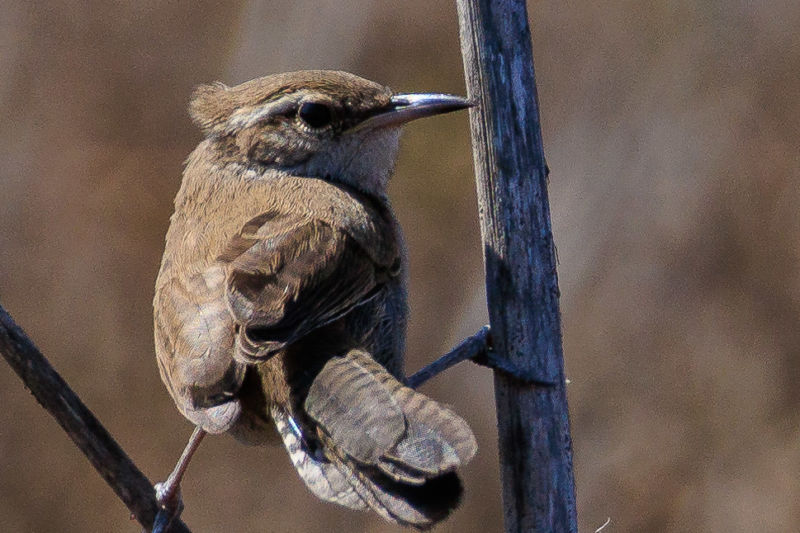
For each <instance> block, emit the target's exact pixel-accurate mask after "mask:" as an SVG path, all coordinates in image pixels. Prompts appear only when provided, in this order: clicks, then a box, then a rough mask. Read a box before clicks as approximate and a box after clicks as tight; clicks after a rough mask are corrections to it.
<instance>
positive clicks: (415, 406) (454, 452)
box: [273, 350, 477, 529]
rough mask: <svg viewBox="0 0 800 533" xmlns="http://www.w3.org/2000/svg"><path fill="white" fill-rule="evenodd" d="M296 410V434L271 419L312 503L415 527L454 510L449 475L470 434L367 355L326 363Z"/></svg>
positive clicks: (286, 421) (467, 450) (471, 451)
mask: <svg viewBox="0 0 800 533" xmlns="http://www.w3.org/2000/svg"><path fill="white" fill-rule="evenodd" d="M303 411H304V417H305V418H306V420H304V421H302V429H300V426H296V427H294V428H293V427H292V423H293V418H291V417H290V416H289V415H288V414H286V413H284V414H278V415H277V416H275V413H273V416H275V421H276V423H277V424H278V428H279V431H280V433H281V435H282V437H283V441H284V444H285V445H286V448H287V449H288V451H289V454H290V456H291V457H292V461H293V463H294V465H295V467H296V468H297V470H298V472H299V473H300V475H301V477H302V478H303V479H304V481H305V482H306V485H308V487H309V489H310V490H311V491H312V492H314V494H316V495H317V496H319V497H320V498H322V499H324V500H327V501H332V502H335V503H339V504H341V505H345V506H347V507H351V508H355V509H363V508H366V507H369V508H371V509H373V510H375V511H376V512H378V513H379V514H380V515H381V516H383V517H384V518H386V519H387V520H390V521H393V522H398V523H400V524H403V525H408V526H413V527H416V528H419V529H425V528H428V527H430V526H432V525H433V524H435V523H436V522H438V521H440V520H442V519H444V518H445V517H446V516H447V515H448V514H449V513H450V511H451V510H452V509H454V508H455V507H456V506H457V505H458V503H459V500H460V497H461V490H462V489H461V482H460V480H459V479H458V476H457V475H456V473H455V470H456V469H457V468H458V467H460V466H461V465H463V464H465V463H467V462H468V461H469V460H470V459H471V458H472V457H473V455H475V452H476V449H477V445H476V443H475V437H474V436H473V434H472V431H471V430H470V429H469V426H467V423H466V422H465V421H464V420H463V419H462V418H460V417H459V416H458V415H456V414H455V413H453V412H452V411H451V410H449V409H447V408H446V407H444V406H442V405H441V404H439V403H437V402H435V401H433V400H431V399H429V398H427V397H426V396H424V395H422V394H420V393H418V392H416V391H414V390H413V389H410V388H408V387H406V386H404V385H403V384H402V383H400V382H399V381H398V380H397V379H395V378H394V377H393V376H392V375H391V374H389V373H388V372H387V371H386V370H385V369H384V368H383V367H382V366H380V365H379V364H378V363H377V362H375V360H373V359H372V358H371V357H370V356H369V354H368V353H366V352H364V351H361V350H351V351H350V352H349V353H348V354H347V355H345V356H343V357H334V358H331V359H330V360H329V361H328V362H327V363H326V364H325V366H324V367H323V368H322V370H321V371H320V372H319V373H318V374H317V376H316V377H315V378H314V380H313V382H312V384H311V386H310V388H309V389H308V394H307V396H306V398H305V401H304V403H303ZM281 426H283V427H281ZM304 435H305V436H304Z"/></svg>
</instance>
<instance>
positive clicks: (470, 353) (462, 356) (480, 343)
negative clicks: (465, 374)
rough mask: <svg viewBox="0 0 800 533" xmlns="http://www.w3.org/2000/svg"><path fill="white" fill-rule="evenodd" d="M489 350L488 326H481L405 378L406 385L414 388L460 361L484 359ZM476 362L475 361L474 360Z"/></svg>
mask: <svg viewBox="0 0 800 533" xmlns="http://www.w3.org/2000/svg"><path fill="white" fill-rule="evenodd" d="M488 351H489V326H484V327H482V328H481V329H480V330H479V331H478V332H477V333H476V334H475V335H473V336H471V337H467V338H466V339H464V340H463V341H461V342H460V343H459V344H458V346H456V347H455V348H453V349H452V350H450V351H449V352H447V353H446V354H444V355H443V356H441V357H440V358H439V359H437V360H436V361H434V362H433V363H431V364H429V365H428V366H426V367H424V368H422V369H420V370H418V371H417V372H416V373H414V374H413V375H412V376H410V377H407V378H406V385H408V386H409V387H411V388H412V389H416V388H417V387H419V386H421V385H422V384H423V383H425V382H426V381H428V380H429V379H431V378H432V377H434V376H436V375H438V374H441V373H442V372H444V371H445V370H447V369H448V368H450V367H451V366H454V365H456V364H458V363H460V362H461V361H466V360H467V359H472V360H473V361H476V360H477V359H481V358H483V359H486V357H487V353H488ZM476 362H477V361H476Z"/></svg>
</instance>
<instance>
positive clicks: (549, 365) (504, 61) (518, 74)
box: [457, 0, 577, 533]
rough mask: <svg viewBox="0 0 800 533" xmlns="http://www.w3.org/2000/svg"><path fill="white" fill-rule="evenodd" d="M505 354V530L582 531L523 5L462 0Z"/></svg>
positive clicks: (500, 398)
mask: <svg viewBox="0 0 800 533" xmlns="http://www.w3.org/2000/svg"><path fill="white" fill-rule="evenodd" d="M457 6H458V17H459V25H460V30H461V31H460V33H461V53H462V55H463V58H464V70H465V74H466V79H467V89H468V94H469V97H470V99H471V100H472V101H473V102H475V103H477V104H478V106H477V107H475V108H473V109H472V110H470V123H471V129H472V140H473V154H474V161H475V171H476V180H477V188H478V203H479V212H480V221H481V234H482V239H483V245H484V260H485V267H486V290H487V298H488V306H489V319H490V325H491V328H492V340H493V348H494V350H495V353H496V354H497V356H499V357H505V358H507V359H508V361H509V362H511V363H513V365H514V366H516V367H517V368H519V369H520V370H521V371H522V372H524V373H525V374H527V375H535V376H538V381H540V382H542V383H544V382H550V383H553V384H554V385H553V386H550V387H548V386H543V385H541V384H539V385H536V384H530V383H526V382H524V381H522V380H519V379H515V378H514V377H512V376H509V375H507V374H503V373H500V372H495V398H496V405H497V420H498V432H499V440H500V443H499V444H500V465H501V475H502V482H503V505H504V518H505V530H506V532H507V533H510V532H540V533H550V532H576V531H577V524H576V515H575V490H574V480H573V475H572V443H571V439H570V433H569V416H568V410H567V397H566V388H565V379H564V363H563V353H562V348H561V318H560V312H559V291H558V279H557V276H556V260H555V247H554V245H553V236H552V232H551V229H550V208H549V205H548V195H547V170H546V165H545V159H544V151H543V148H542V134H541V127H540V123H539V109H538V99H537V94H536V84H535V77H534V70H533V54H532V49H531V35H530V28H529V26H528V16H527V10H526V6H525V1H524V0H457Z"/></svg>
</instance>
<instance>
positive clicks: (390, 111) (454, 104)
mask: <svg viewBox="0 0 800 533" xmlns="http://www.w3.org/2000/svg"><path fill="white" fill-rule="evenodd" d="M473 105H475V104H473V103H472V102H470V101H469V100H467V99H465V98H462V97H460V96H454V95H452V94H396V95H394V96H392V99H391V100H390V102H389V105H388V106H386V107H385V108H383V109H381V110H379V111H378V112H376V113H375V114H374V115H372V116H370V117H369V118H367V119H366V120H363V121H361V122H359V123H358V124H356V125H355V126H353V127H352V128H350V129H349V130H348V131H349V132H354V131H359V130H363V129H375V128H386V127H390V126H399V125H401V124H405V123H406V122H411V121H412V120H416V119H418V118H423V117H430V116H433V115H441V114H443V113H450V112H451V111H458V110H459V109H465V108H467V107H472V106H473Z"/></svg>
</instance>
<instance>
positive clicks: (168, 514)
mask: <svg viewBox="0 0 800 533" xmlns="http://www.w3.org/2000/svg"><path fill="white" fill-rule="evenodd" d="M153 489H155V491H156V502H157V503H158V506H159V508H160V509H159V511H158V514H156V518H155V520H154V521H153V530H152V533H164V532H166V531H167V530H168V529H169V525H170V524H171V523H172V522H173V520H175V519H176V518H178V517H179V516H180V515H181V513H182V512H183V498H182V497H181V487H180V485H177V486H176V485H174V484H172V483H170V482H169V480H167V481H162V482H161V483H156V484H155V485H154V486H153Z"/></svg>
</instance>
